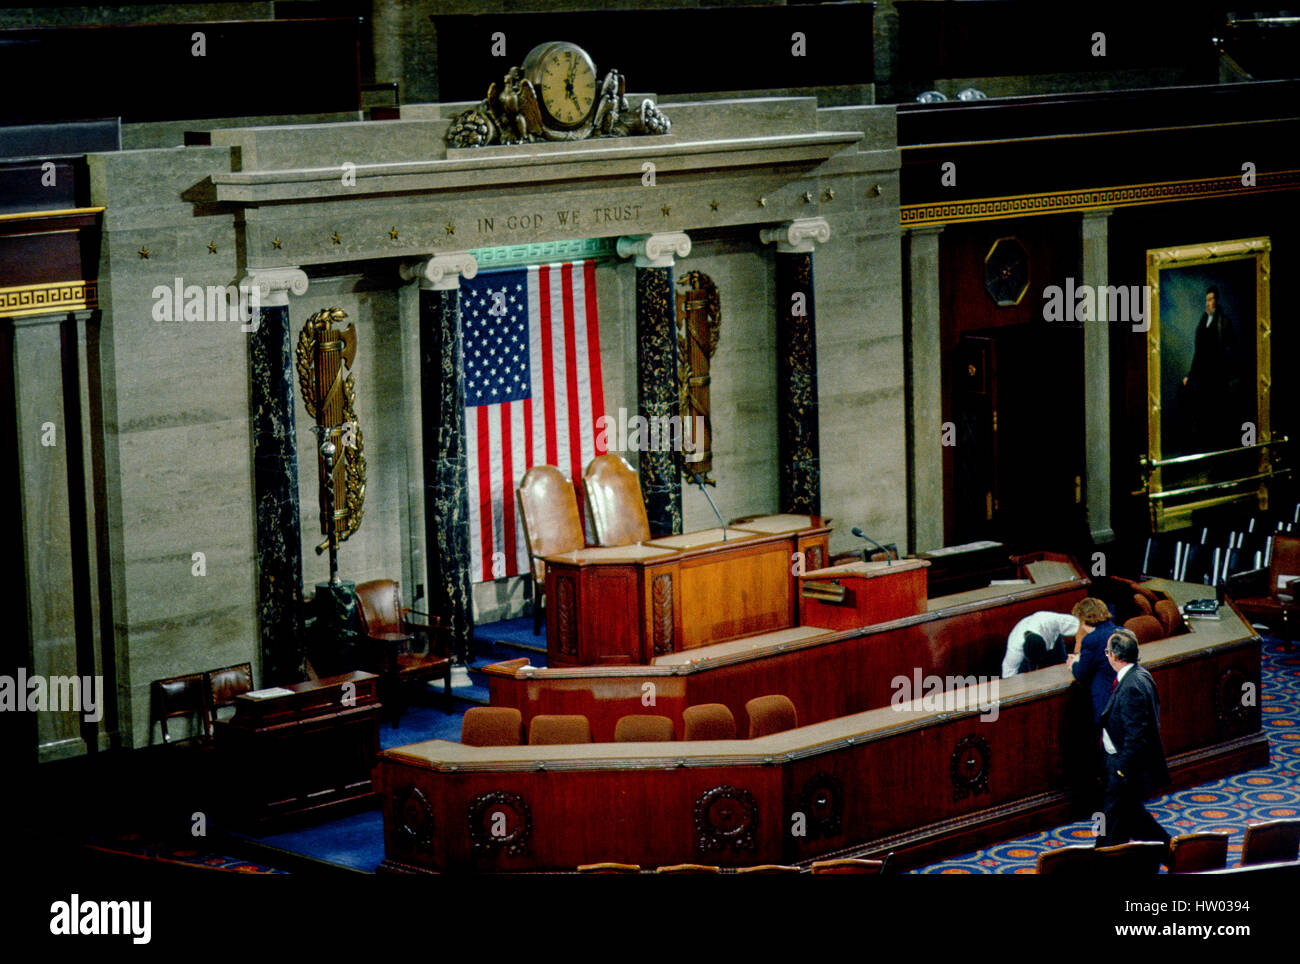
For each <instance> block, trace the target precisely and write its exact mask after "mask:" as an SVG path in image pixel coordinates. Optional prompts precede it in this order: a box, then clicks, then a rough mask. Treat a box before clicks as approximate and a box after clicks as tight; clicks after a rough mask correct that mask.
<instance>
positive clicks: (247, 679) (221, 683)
mask: <svg viewBox="0 0 1300 964" xmlns="http://www.w3.org/2000/svg"><path fill="white" fill-rule="evenodd" d="M203 679H204V686H203V688H204V689H205V690H206V691H207V694H208V732H211V731H212V726H213V724H215V723H216V722H217V719H218V717H217V711H218V710H223V709H225V708H226V707H228V706H234V705H235V697H236V696H239V695H240V694H241V693H247V692H248V691H249V690H251V689H252V688H253V666H252V664H251V663H237V664H235V665H234V666H225V667H222V668H221V669H213V670H209V671H208V672H206V673H204V674H203Z"/></svg>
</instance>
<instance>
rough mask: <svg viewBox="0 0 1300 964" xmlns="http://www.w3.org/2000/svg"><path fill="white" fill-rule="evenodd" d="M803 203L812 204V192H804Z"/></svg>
mask: <svg viewBox="0 0 1300 964" xmlns="http://www.w3.org/2000/svg"><path fill="white" fill-rule="evenodd" d="M803 203H804V204H812V191H804V192H803Z"/></svg>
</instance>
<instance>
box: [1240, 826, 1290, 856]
mask: <svg viewBox="0 0 1300 964" xmlns="http://www.w3.org/2000/svg"><path fill="white" fill-rule="evenodd" d="M1297 855H1300V819H1290V820H1269V821H1267V822H1265V823H1256V824H1252V825H1250V826H1248V827H1247V828H1246V843H1245V844H1244V845H1243V846H1242V848H1241V865H1242V866H1243V867H1245V866H1246V865H1247V864H1271V863H1277V862H1279V861H1284V860H1295V859H1296V857H1297Z"/></svg>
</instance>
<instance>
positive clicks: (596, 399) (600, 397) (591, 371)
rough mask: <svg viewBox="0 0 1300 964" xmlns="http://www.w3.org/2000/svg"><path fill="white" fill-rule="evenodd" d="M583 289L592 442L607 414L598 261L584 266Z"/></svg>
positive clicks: (601, 448) (600, 452) (599, 448)
mask: <svg viewBox="0 0 1300 964" xmlns="http://www.w3.org/2000/svg"><path fill="white" fill-rule="evenodd" d="M582 276H583V290H584V292H585V302H586V308H587V319H586V320H587V366H588V368H587V370H588V377H589V379H590V382H591V413H590V415H589V417H590V418H591V424H592V436H593V439H592V442H593V445H595V440H596V438H597V437H599V435H600V433H599V432H598V431H597V430H596V428H595V425H596V419H598V418H600V417H601V416H602V415H604V414H605V385H604V379H603V378H602V377H601V368H600V325H599V324H596V323H595V322H596V318H597V314H596V262H594V261H588V262H586V263H585V264H584V265H583V266H582ZM595 449H596V454H597V455H604V454H605V447H604V446H601V445H595ZM575 481H576V480H575Z"/></svg>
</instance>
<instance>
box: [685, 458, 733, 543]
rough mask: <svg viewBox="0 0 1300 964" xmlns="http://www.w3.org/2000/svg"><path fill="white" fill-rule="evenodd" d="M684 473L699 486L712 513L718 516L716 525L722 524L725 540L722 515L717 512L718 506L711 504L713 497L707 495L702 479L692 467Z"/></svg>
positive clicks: (724, 533) (724, 524) (725, 538)
mask: <svg viewBox="0 0 1300 964" xmlns="http://www.w3.org/2000/svg"><path fill="white" fill-rule="evenodd" d="M686 474H687V475H689V476H690V477H691V481H692V482H694V483H695V484H696V485H697V486H699V487H700V491H701V492H703V493H704V497H705V498H706V499H708V500H709V508H710V509H712V510H713V514H714V515H715V516H717V517H718V525H720V526H722V541H723V542H726V541H727V524H726V523H725V522H723V521H722V515H721V514H720V513H719V512H718V507H717V506H716V505H714V504H713V497H712V496H711V495H709V490H708V489H706V488H705V487H704V481H703V480H702V479H701V478H700V476H699V474H698V473H696V471H695V470H694V469H687V470H686Z"/></svg>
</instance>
